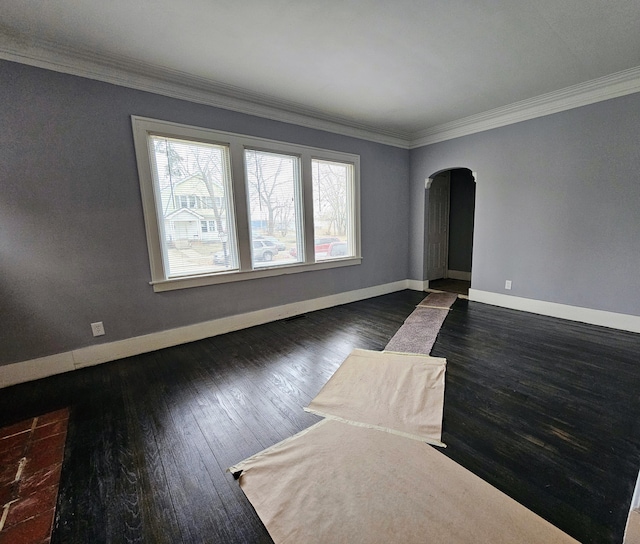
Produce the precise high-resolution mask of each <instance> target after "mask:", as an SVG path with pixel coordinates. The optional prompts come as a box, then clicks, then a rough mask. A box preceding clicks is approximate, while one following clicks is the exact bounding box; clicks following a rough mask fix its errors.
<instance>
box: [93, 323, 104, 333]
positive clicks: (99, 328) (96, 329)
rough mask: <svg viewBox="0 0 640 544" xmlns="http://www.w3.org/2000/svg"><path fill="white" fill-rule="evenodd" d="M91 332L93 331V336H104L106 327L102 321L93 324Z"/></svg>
mask: <svg viewBox="0 0 640 544" xmlns="http://www.w3.org/2000/svg"><path fill="white" fill-rule="evenodd" d="M91 330H92V331H93V336H102V335H104V325H103V324H102V321H98V322H97V323H91Z"/></svg>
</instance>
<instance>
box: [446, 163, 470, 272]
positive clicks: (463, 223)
mask: <svg viewBox="0 0 640 544" xmlns="http://www.w3.org/2000/svg"><path fill="white" fill-rule="evenodd" d="M450 181H451V183H450V188H451V189H450V199H449V202H450V206H449V208H450V213H449V270H457V271H459V272H471V261H472V254H473V213H474V210H475V206H476V184H475V181H474V180H473V176H472V175H471V170H467V169H466V168H458V169H456V170H452V171H451V178H450Z"/></svg>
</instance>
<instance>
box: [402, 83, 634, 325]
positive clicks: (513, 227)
mask: <svg viewBox="0 0 640 544" xmlns="http://www.w3.org/2000/svg"><path fill="white" fill-rule="evenodd" d="M638 142H640V94H634V95H629V96H625V97H621V98H616V99H613V100H608V101H605V102H600V103H597V104H593V105H589V106H584V107H581V108H576V109H573V110H570V111H566V112H562V113H557V114H554V115H550V116H546V117H541V118H538V119H533V120H530V121H526V122H522V123H518V124H514V125H510V126H506V127H502V128H499V129H494V130H490V131H486V132H483V133H479V134H474V135H470V136H465V137H462V138H457V139H454V140H449V141H446V142H441V143H438V144H433V145H429V146H426V147H422V148H419V149H416V150H413V152H412V155H411V199H410V202H411V213H412V216H411V228H410V243H411V247H412V248H415V249H417V251H412V253H411V255H410V263H409V269H410V277H411V278H412V279H420V280H421V279H423V278H424V268H423V257H424V255H423V252H422V251H421V249H420V248H422V247H423V239H424V210H423V209H421V206H420V205H419V201H424V199H425V195H424V193H425V191H424V179H425V177H429V176H431V175H432V174H433V173H435V172H437V171H440V170H444V169H448V168H456V167H466V168H469V169H471V170H473V171H476V172H477V173H478V178H477V183H476V209H475V227H474V246H473V272H472V287H473V288H474V289H480V290H484V291H490V292H495V293H506V294H512V295H515V296H520V297H525V298H531V299H538V300H543V301H550V302H557V303H562V304H569V305H574V306H580V307H586V308H595V309H600V310H607V311H612V312H619V313H623V314H631V315H640V281H638V274H639V271H640V237H639V234H640V183H639V179H638V177H639V174H638V171H639V168H640V145H639V144H638ZM426 198H428V195H427V197H426ZM506 279H510V280H512V281H513V289H512V290H511V291H505V290H504V282H505V280H506Z"/></svg>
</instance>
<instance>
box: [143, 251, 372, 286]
mask: <svg viewBox="0 0 640 544" xmlns="http://www.w3.org/2000/svg"><path fill="white" fill-rule="evenodd" d="M361 263H362V257H351V258H348V259H337V260H335V261H326V262H317V263H313V264H295V265H289V266H278V267H274V268H265V269H259V270H250V271H247V272H221V273H217V274H205V275H202V276H188V277H182V278H172V279H164V280H158V281H152V282H150V285H151V286H152V287H153V290H154V291H155V292H156V293H161V292H164V291H174V290H176V289H189V288H191V287H203V286H205V285H218V284H221V283H232V282H235V281H246V280H253V279H258V278H271V277H275V276H284V275H287V274H298V273H300V272H312V271H314V270H327V269H329V268H341V267H343V266H354V265H359V264H361Z"/></svg>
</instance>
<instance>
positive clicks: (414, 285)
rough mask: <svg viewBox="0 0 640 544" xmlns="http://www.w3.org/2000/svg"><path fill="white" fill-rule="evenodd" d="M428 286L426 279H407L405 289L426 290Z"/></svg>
mask: <svg viewBox="0 0 640 544" xmlns="http://www.w3.org/2000/svg"><path fill="white" fill-rule="evenodd" d="M428 288H429V282H428V281H427V280H424V281H422V280H407V289H411V290H412V291H426V290H427V289H428Z"/></svg>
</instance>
